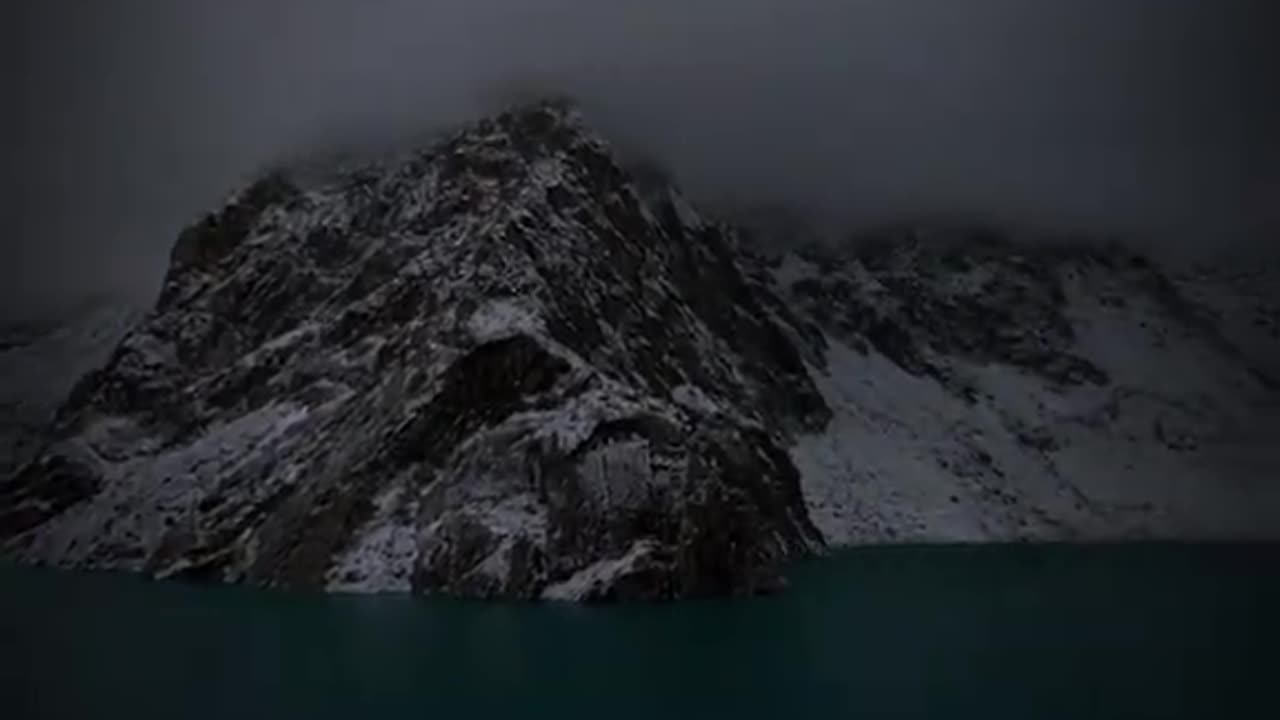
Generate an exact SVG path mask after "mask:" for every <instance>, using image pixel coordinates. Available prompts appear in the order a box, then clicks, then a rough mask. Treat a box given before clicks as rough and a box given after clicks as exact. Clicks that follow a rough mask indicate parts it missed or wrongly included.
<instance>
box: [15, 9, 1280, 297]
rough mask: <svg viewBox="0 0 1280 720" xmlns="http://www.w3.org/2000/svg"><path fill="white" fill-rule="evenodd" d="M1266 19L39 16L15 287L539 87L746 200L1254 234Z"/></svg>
mask: <svg viewBox="0 0 1280 720" xmlns="http://www.w3.org/2000/svg"><path fill="white" fill-rule="evenodd" d="M1270 5H1271V3H1270V2H1268V1H1267V0H1258V1H1256V2H1254V1H1246V0H1242V1H1239V2H1232V1H1230V0H1222V1H1219V2H1209V1H1208V0H1205V1H1204V2H1189V1H1188V2H1184V1H1182V0H1145V1H1141V2H1140V1H1137V0H1130V1H1125V0H1093V1H1089V0H1037V1H1034V2H1032V1H1025V0H969V1H965V2H962V1H960V0H915V1H911V0H896V1H895V0H877V1H872V0H848V1H846V2H835V1H831V2H816V1H805V0H786V1H784V0H777V1H776V2H766V1H765V0H714V1H711V0H705V1H702V2H699V1H698V0H680V1H676V0H648V1H647V2H605V1H603V0H545V1H539V0H437V1H435V2H410V1H409V0H380V1H379V0H350V1H349V2H340V1H339V0H222V1H221V2H197V1H196V0H152V1H141V0H139V1H125V0H116V1H114V2H93V3H89V2H72V1H70V0H66V1H57V2H55V1H51V0H29V1H27V0H24V2H22V3H20V4H17V5H12V4H11V6H10V7H8V8H7V9H6V12H8V13H10V14H12V15H16V16H17V17H16V18H15V19H14V20H13V22H10V23H6V24H7V25H8V26H9V28H10V32H16V34H18V35H20V37H16V38H14V40H13V41H12V42H11V43H8V44H9V45H10V51H11V52H16V56H17V57H16V58H15V59H14V62H13V63H12V64H11V67H12V68H16V69H17V71H18V73H19V74H20V76H21V77H20V79H19V80H17V81H15V82H14V83H13V84H12V85H11V87H14V88H16V92H15V93H12V94H11V96H13V95H16V99H17V103H16V107H15V106H14V105H11V106H10V107H15V109H14V110H12V111H11V115H12V117H10V118H7V122H16V124H17V127H16V128H15V129H12V130H10V129H8V128H6V132H5V136H6V138H8V139H9V140H8V141H9V142H15V144H16V147H15V148H14V151H13V152H11V153H9V154H8V155H9V156H10V157H12V158H16V159H17V161H16V162H11V163H10V164H9V167H8V168H7V170H8V174H9V175H11V176H12V179H10V178H6V181H7V182H8V183H10V185H12V186H13V187H12V188H6V190H8V191H9V192H6V208H5V213H4V219H5V226H6V231H7V233H8V235H9V238H8V242H6V245H5V248H4V251H3V252H4V256H3V258H2V260H3V263H4V264H3V267H4V277H3V278H0V280H2V281H3V282H4V283H5V287H6V295H5V298H6V301H8V302H9V303H10V304H11V305H12V304H13V303H16V302H19V300H16V299H14V298H22V300H21V302H34V301H36V300H41V299H48V298H69V297H76V296H83V295H85V294H87V293H90V292H94V291H101V290H109V291H121V290H125V291H130V292H138V293H148V292H150V291H152V290H153V289H154V287H155V285H156V283H157V282H158V280H159V275H160V273H161V272H162V271H163V268H164V264H165V261H166V258H167V251H168V248H169V246H170V244H171V242H172V239H173V237H174V236H175V234H176V232H177V230H178V229H179V228H180V227H181V226H182V225H184V224H185V223H187V222H189V221H190V220H191V219H193V218H194V217H196V216H197V214H198V213H200V212H202V211H204V210H207V209H210V208H211V207H212V206H213V205H214V204H216V203H217V202H218V201H219V200H220V199H221V197H222V196H223V195H224V194H225V193H226V192H227V191H228V190H229V189H231V188H232V187H233V186H235V185H236V184H237V183H239V182H240V181H241V180H242V179H243V178H244V177H245V176H246V175H247V174H250V173H253V172H255V171H256V170H257V169H258V168H260V167H261V166H262V165H263V164H264V163H268V162H270V161H272V160H273V159H275V158H278V157H281V156H282V155H285V154H288V153H291V152H295V151H297V150H299V149H302V148H308V147H314V146H316V145H321V144H324V143H329V142H338V141H341V140H351V139H366V138H370V139H372V138H380V139H385V138H394V137H398V136H403V135H407V134H411V133H417V132H420V131H422V130H423V129H425V128H430V127H435V126H438V125H440V124H443V123H453V122H456V121H458V120H460V119H462V118H465V117H466V116H468V115H470V114H473V113H474V112H476V111H477V110H478V109H479V108H480V107H483V106H485V105H486V104H489V103H492V102H494V101H495V99H496V98H500V97H503V96H504V95H505V94H506V93H507V92H508V91H510V90H512V89H513V88H528V87H543V86H545V87H553V88H557V89H566V90H568V91H569V92H571V93H573V94H576V95H577V96H578V97H579V98H580V99H581V101H582V102H583V103H584V105H585V106H586V108H587V110H588V112H589V113H590V114H591V115H592V117H594V118H595V120H596V121H597V123H598V124H599V125H600V126H601V127H602V128H603V129H604V130H605V132H606V134H608V135H610V136H612V137H615V138H617V139H619V140H620V141H623V142H625V143H626V144H627V145H628V146H631V147H635V148H639V149H641V150H642V151H643V152H645V153H648V154H651V155H654V156H656V157H658V158H660V159H661V161H662V162H664V163H665V164H666V165H668V166H669V167H670V168H671V169H672V170H673V171H674V172H675V174H676V175H677V176H678V177H679V178H680V179H681V180H682V182H684V183H685V184H686V185H687V186H688V187H689V188H690V189H691V190H692V191H693V192H694V193H695V194H697V195H699V196H700V197H702V198H705V199H709V200H712V201H715V202H717V203H720V204H723V205H730V206H742V205H755V204H762V203H768V204H775V205H783V206H789V207H793V208H796V209H798V210H799V211H801V212H802V213H804V214H806V215H809V216H812V217H814V218H815V219H821V220H824V221H830V222H833V223H835V224H837V225H845V224H856V223H860V222H870V221H875V220H880V219H885V218H889V217H892V216H894V215H897V214H900V213H909V212H918V211H968V210H977V211H983V212H994V213H997V214H1002V215H1006V216H1009V217H1013V218H1017V219H1021V220H1028V221H1033V222H1039V223H1044V224H1063V225H1082V224H1083V225H1087V226H1094V227H1107V228H1124V229H1137V230H1142V231H1145V232H1147V233H1149V234H1154V235H1157V236H1160V237H1167V238H1174V239H1175V241H1176V242H1180V243H1183V245H1184V246H1185V245H1187V244H1194V243H1201V244H1219V243H1221V242H1226V241H1235V242H1239V241H1240V238H1241V237H1243V236H1245V235H1246V234H1247V231H1249V230H1251V229H1252V230H1256V228H1257V226H1259V225H1260V224H1261V223H1262V222H1263V221H1264V218H1265V217H1266V216H1267V214H1268V212H1271V211H1270V210H1269V209H1270V208H1274V207H1276V206H1277V205H1280V172H1278V171H1277V166H1278V164H1280V163H1278V162H1277V156H1278V155H1280V153H1278V152H1277V139H1276V128H1277V127H1280V111H1278V110H1277V106H1276V100H1277V98H1276V90H1275V87H1274V86H1275V84H1276V83H1275V80H1274V78H1273V77H1272V73H1273V70H1272V66H1273V65H1275V66H1278V67H1280V64H1278V63H1276V62H1275V61H1276V58H1275V56H1274V55H1275V53H1274V51H1272V50H1271V49H1270V45H1271V44H1272V41H1273V37H1272V36H1273V35H1274V34H1275V25H1274V22H1273V17H1274V15H1275V12H1274V11H1272V12H1271V13H1270V15H1271V16H1272V17H1267V15H1268V13H1267V10H1268V9H1269V7H1270ZM1269 199H1270V202H1268V200H1269ZM1272 221H1273V222H1276V221H1280V218H1276V217H1275V216H1274V214H1273V215H1272Z"/></svg>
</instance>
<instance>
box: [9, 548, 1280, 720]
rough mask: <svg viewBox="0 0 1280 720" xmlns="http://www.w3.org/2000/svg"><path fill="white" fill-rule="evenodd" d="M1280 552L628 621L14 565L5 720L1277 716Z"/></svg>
mask: <svg viewBox="0 0 1280 720" xmlns="http://www.w3.org/2000/svg"><path fill="white" fill-rule="evenodd" d="M1277 560H1280V546H1270V547H1267V546H1177V545H1139V546H1094V547H1069V546H1040V547H1035V546H1018V547H982V548H959V547H931V548H886V549H867V550H859V551H853V552H848V553H844V554H842V555H839V556H837V557H834V558H827V559H824V560H818V561H811V562H809V563H806V564H804V565H801V566H799V567H797V568H796V569H795V570H794V571H793V572H792V573H791V578H792V587H791V588H790V589H789V590H788V591H787V592H785V593H782V594H780V595H776V596H772V597H765V598H754V599H748V600H731V601H697V602H685V603H677V604H671V605H653V606H632V607H614V608H580V607H565V606H551V607H548V606H526V605H490V604H481V603H470V602H460V601H450V600H440V599H423V598H418V599H413V598H406V597H350V596H342V597H337V596H323V595H315V594H294V593H282V592H263V591H256V590H250V589H245V588H232V587H200V586H190V585H180V584H174V583H156V582H148V581H145V580H140V579H137V578H133V577H128V576H119V575H104V574H80V573H69V572H57V571H49V570H33V569H27V568H17V567H13V566H4V567H0V653H2V655H0V703H3V704H0V717H6V718H24V717H112V718H115V717H164V718H236V719H237V720H239V719H240V718H246V719H247V718H255V717H301V716H306V717H311V718H325V717H341V718H372V717H396V718H405V717H422V718H437V717H467V718H476V717H513V716H516V715H517V714H518V715H519V716H522V717H530V716H533V717H542V716H550V715H553V714H554V717H556V718H577V717H590V718H601V719H608V718H626V717H646V718H648V717H655V718H679V717H697V718H718V717H735V718H775V717H787V718H802V717H824V718H825V717H881V716H895V717H945V718H955V717H981V718H984V719H985V720H989V719H992V718H1033V717H1034V718H1052V717H1064V718H1065V717H1070V718H1095V717H1114V718H1140V717H1204V718H1226V717H1280V710H1278V709H1277V708H1280V693H1277V691H1276V690H1275V688H1276V686H1277V682H1278V681H1280V675H1278V674H1277V673H1280V653H1278V652H1277V647H1278V646H1280V622H1278V621H1277V617H1276V612H1277V610H1278V609H1280V563H1277Z"/></svg>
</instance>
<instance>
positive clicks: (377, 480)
mask: <svg viewBox="0 0 1280 720" xmlns="http://www.w3.org/2000/svg"><path fill="white" fill-rule="evenodd" d="M736 243H737V240H736V238H735V236H734V235H733V233H732V232H731V231H730V230H728V229H727V228H726V227H724V226H721V225H718V224H715V223H711V222H707V221H705V220H703V219H702V218H700V217H699V216H698V215H697V213H695V212H694V211H693V210H692V209H691V208H689V207H688V205H687V204H686V203H685V201H684V200H683V199H682V198H681V197H680V195H679V194H678V193H677V192H676V191H675V189H674V188H671V187H668V186H659V187H657V188H654V187H646V188H645V189H644V191H643V192H641V190H640V189H639V188H637V186H636V184H635V183H634V182H633V181H632V179H631V177H630V176H629V175H628V174H627V173H626V172H625V171H623V170H622V169H621V168H620V167H619V165H618V164H617V162H615V160H614V158H613V157H612V155H611V154H610V151H609V148H608V147H607V146H606V145H605V144H604V143H603V142H602V141H600V140H599V139H598V138H596V137H595V136H594V135H592V134H591V133H590V132H589V131H588V130H586V129H585V128H584V126H583V125H582V123H581V120H580V119H579V117H578V115H577V112H576V111H575V110H574V109H573V108H572V107H570V106H568V105H565V104H562V103H555V102H549V103H539V104H535V105H531V106H528V107H524V108H520V109H517V110H513V111H511V112H508V113H506V114H503V115H500V116H498V117H495V118H491V119H487V120H484V121H482V122H480V123H478V124H477V125H475V126H473V127H470V128H468V129H466V130H464V131H462V132H460V133H458V134H456V135H455V136H453V137H452V138H450V139H448V140H446V141H444V142H443V143H441V144H440V145H438V146H437V147H434V148H431V149H429V150H426V151H422V152H416V153H410V154H407V155H405V156H401V157H398V158H395V159H393V160H383V161H380V162H378V163H374V164H370V165H368V166H364V167H360V168H356V169H353V170H342V171H338V172H333V173H330V174H329V175H328V176H327V177H324V178H323V179H319V180H317V179H316V178H314V177H312V178H307V179H303V178H302V177H301V175H300V174H299V175H296V176H295V175H293V174H291V173H290V172H289V171H281V172H278V173H273V174H271V175H269V176H268V177H266V178H264V179H262V180H261V181H259V182H257V183H255V184H254V185H252V186H251V187H249V188H248V189H246V190H245V191H243V192H242V193H240V194H239V195H238V196H237V197H235V198H234V199H232V200H231V201H230V202H229V203H228V204H227V205H226V206H225V207H224V208H222V209H221V210H219V211H218V212H216V213H214V214H211V215H209V216H208V217H206V218H205V219H203V220H201V221H200V222H198V223H197V224H195V225H194V226H192V227H191V228H189V229H188V230H186V231H185V232H184V233H183V234H182V236H181V237H180V238H179V240H178V242H177V244H176V245H175V247H174V250H173V253H172V264H171V267H170V270H169V273H168V276H167V277H166V279H165V282H164V286H163V290H162V293H161V296H160V298H159V300H158V302H157V304H156V306H155V307H154V309H153V310H152V311H151V312H150V314H149V315H148V316H147V317H146V319H145V320H144V321H143V322H141V323H140V324H139V325H138V326H137V327H136V328H135V329H134V330H133V331H132V332H130V333H129V334H128V335H127V336H126V337H125V339H124V340H123V342H121V343H120V345H119V346H118V348H117V349H116V350H115V352H114V354H113V355H112V356H111V358H110V360H109V361H108V362H107V363H106V365H105V366H104V367H103V368H102V369H101V370H98V371H95V372H93V373H91V374H89V375H88V376H86V377H85V378H84V379H83V380H82V381H81V382H80V383H79V384H78V385H77V386H76V388H75V389H74V391H73V392H72V393H71V397H70V398H69V400H68V401H67V402H66V403H65V405H64V406H63V407H62V408H61V410H60V411H59V413H58V415H57V419H56V422H55V423H54V427H53V428H52V429H51V432H50V434H49V436H48V442H47V444H46V445H45V447H44V449H43V451H42V452H41V453H39V456H38V457H37V458H36V459H35V460H34V461H33V462H31V463H29V464H27V465H26V466H25V467H24V468H23V469H22V470H21V471H20V472H18V473H17V474H16V475H15V476H13V477H12V478H11V479H9V480H7V481H6V482H5V483H4V484H3V485H2V486H0V508H3V509H2V510H0V540H3V542H4V543H5V544H6V547H7V549H8V551H9V552H11V553H14V554H16V555H17V556H19V557H21V558H25V559H28V560H32V561H38V562H49V563H57V564H64V565H71V566H81V567H113V568H128V569H133V570H140V571H144V572H147V573H150V574H153V575H157V576H175V575H176V576H188V577H200V578H208V579H216V580H223V581H237V582H249V583H255V584H261V585H270V586H288V587H329V588H336V589H355V590H391V589H398V590H408V589H412V590H415V591H422V592H434V591H444V592H449V593H455V594H460V595H468V596H481V597H493V596H502V597H517V598H536V597H541V596H548V597H565V598H573V599H592V598H633V597H634V598H670V597H683V596H689V595H700V594H711V593H737V592H751V591H757V590H761V589H767V588H770V587H772V586H774V585H776V584H777V583H778V582H779V579H780V576H779V568H780V565H781V563H783V562H784V561H786V560H787V559H789V558H793V557H796V556H799V555H803V554H805V553H807V552H810V551H811V550H813V549H815V548H817V547H819V546H820V545H821V542H822V541H821V539H820V537H819V535H818V534H817V532H816V531H815V529H814V527H813V526H812V525H811V523H810V521H809V519H808V516H807V514H806V511H805V508H804V501H803V498H802V496H801V493H800V488H799V482H798V477H797V473H796V470H795V468H794V466H793V465H792V463H791V460H790V459H789V457H788V455H787V454H786V452H785V451H784V448H785V447H786V446H787V444H788V442H789V438H790V436H791V433H795V432H806V431H808V432H812V431H817V430H819V429H821V428H822V427H823V426H824V424H825V423H826V421H827V419H828V418H829V410H828V408H827V407H826V405H825V404H824V401H823V399H822V397H821V396H820V395H819V394H818V392H817V391H816V389H815V388H814V386H813V384H812V383H811V381H810V377H809V375H808V373H807V371H806V367H805V364H804V360H803V359H802V355H801V352H800V351H799V350H798V349H797V345H796V344H795V343H793V342H792V339H793V338H795V337H797V336H798V333H801V332H803V331H802V329H798V326H797V325H796V324H794V320H793V319H792V318H791V317H790V315H789V314H787V312H786V310H785V309H784V308H783V306H782V304H781V303H780V302H778V300H777V298H775V297H773V296H772V295H771V293H770V291H769V290H768V289H767V288H766V287H764V286H763V285H761V284H760V283H758V282H754V281H752V280H751V278H750V277H749V275H750V273H747V272H745V269H744V267H743V263H744V262H746V261H745V260H744V259H743V258H744V257H745V256H743V255H740V254H739V252H738V250H737V248H736Z"/></svg>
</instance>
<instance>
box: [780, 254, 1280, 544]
mask: <svg viewBox="0 0 1280 720" xmlns="http://www.w3.org/2000/svg"><path fill="white" fill-rule="evenodd" d="M773 265H774V267H773V276H774V279H775V282H776V283H777V286H778V287H779V288H780V289H781V291H782V292H783V293H784V294H785V295H786V296H787V297H789V298H790V299H791V300H792V302H793V303H795V304H796V305H797V306H798V307H799V308H800V309H801V312H804V313H806V314H807V315H808V316H810V317H812V318H813V319H814V322H815V323H817V324H818V325H820V326H822V327H823V329H824V331H825V335H826V344H827V346H828V349H827V352H826V355H825V360H826V366H825V367H813V368H812V372H813V374H814V378H815V381H816V382H817V383H818V386H819V388H820V390H821V391H822V393H823V396H824V398H825V399H826V401H827V404H828V405H829V406H830V407H831V408H832V410H833V413H834V419H833V421H832V423H831V425H830V426H828V427H827V428H826V429H825V430H824V431H823V432H822V433H816V434H809V435H805V436H803V437H801V438H800V439H799V441H798V442H797V444H796V445H795V447H794V448H793V449H792V456H793V459H794V460H795V463H796V465H797V467H799V468H800V470H801V475H802V478H803V480H802V484H803V486H804V489H805V495H806V500H807V503H808V506H809V509H810V513H811V516H812V518H813V520H814V523H815V524H816V525H817V526H818V527H819V529H820V530H821V531H822V533H823V535H824V537H825V538H826V539H827V540H828V541H829V542H830V543H832V544H835V545H841V544H850V543H864V542H892V541H932V542H950V541H1002V540H1013V539H1023V540H1026V539H1060V540H1067V539H1109V538H1188V539H1193V538H1262V537H1269V538H1274V537H1275V536H1276V535H1277V534H1280V524H1278V523H1277V522H1276V520H1275V518H1276V517H1280V515H1278V514H1277V513H1278V512H1280V452H1278V451H1277V446H1278V444H1277V442H1276V436H1275V435H1274V432H1275V431H1274V428H1276V427H1280V424H1277V420H1280V414H1277V408H1278V405H1277V400H1278V399H1280V398H1278V396H1277V394H1276V393H1275V391H1274V389H1273V388H1272V387H1270V386H1269V385H1268V384H1267V383H1266V382H1265V379H1263V378H1260V377H1259V373H1258V372H1257V365H1258V363H1254V362H1252V361H1251V360H1249V359H1248V358H1247V357H1246V355H1245V354H1244V353H1242V352H1240V351H1238V349H1237V347H1236V346H1235V344H1234V343H1233V342H1232V341H1229V340H1226V339H1225V338H1224V337H1222V334H1220V333H1217V332H1214V327H1215V325H1213V324H1212V323H1206V322H1204V321H1203V319H1202V318H1201V313H1202V312H1203V310H1204V309H1206V308H1207V307H1210V306H1211V305H1210V303H1217V304H1218V305H1219V306H1220V307H1226V308H1231V307H1233V305H1232V303H1237V302H1240V301H1241V300H1240V299H1239V298H1235V297H1232V296H1231V295H1230V294H1229V293H1226V292H1224V289H1223V287H1222V286H1221V285H1220V284H1213V283H1210V282H1207V281H1205V279H1204V278H1203V277H1201V278H1186V277H1184V278H1181V284H1179V285H1178V286H1174V285H1173V284H1172V283H1170V282H1169V281H1167V280H1166V279H1165V277H1164V275H1163V274H1162V273H1161V272H1160V270H1158V269H1157V268H1154V267H1152V266H1150V265H1149V264H1148V263H1146V262H1145V261H1144V260H1143V259H1141V258H1138V257H1135V256H1131V255H1128V254H1126V253H1124V252H1122V251H1120V250H1117V249H1114V248H1113V249H1105V250H1090V251H1083V250H1082V251H1078V252H1073V251H1069V250H1066V249H1064V248H1045V247H1037V246H1023V247H1019V246H1018V245H1016V244H1013V243H1004V242H991V240H990V238H989V237H988V236H981V237H979V236H976V235H974V234H972V233H967V232H965V231H960V230H956V231H953V232H940V233H935V234H934V235H933V236H930V237H925V238H921V237H919V236H917V235H914V234H912V233H904V234H903V235H901V236H900V237H897V238H894V239H890V240H889V241H888V242H887V243H884V242H881V243H876V244H871V245H867V244H863V245H860V246H856V247H855V248H853V249H850V250H846V251H844V252H841V251H838V250H810V251H807V252H802V253H796V254H790V255H786V256H784V257H780V258H777V259H775V260H774V262H773ZM1179 288H1182V289H1181V290H1180V289H1179ZM1190 291H1194V292H1195V293H1196V294H1195V295H1192V292H1190ZM1184 293H1185V296H1184ZM1189 297H1194V300H1192V299H1188V298H1189ZM814 298H819V300H820V301H819V302H814ZM1013 308H1017V309H1016V310H1015V309H1013ZM988 310H997V311H996V312H988ZM1230 313H1231V311H1230V310H1228V311H1227V312H1226V313H1225V314H1227V315H1229V314H1230ZM886 328H888V329H886Z"/></svg>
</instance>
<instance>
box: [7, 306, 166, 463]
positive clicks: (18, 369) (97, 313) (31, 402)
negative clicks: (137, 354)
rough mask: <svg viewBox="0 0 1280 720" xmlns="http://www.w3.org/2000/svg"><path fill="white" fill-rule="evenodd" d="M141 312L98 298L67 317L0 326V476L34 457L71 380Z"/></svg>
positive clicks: (101, 357)
mask: <svg viewBox="0 0 1280 720" xmlns="http://www.w3.org/2000/svg"><path fill="white" fill-rule="evenodd" d="M141 316H142V313H141V311H140V310H138V309H137V308H134V307H132V306H130V305H128V304H126V303H121V302H111V301H95V302H94V303H92V304H90V305H88V306H86V307H83V308H77V309H76V311H74V312H72V313H69V315H68V316H67V317H59V318H55V319H46V320H44V321H43V322H41V323H40V324H38V325H27V326H11V327H7V328H0V477H5V476H7V475H8V474H9V473H11V472H13V471H14V470H15V469H16V468H17V466H18V465H21V464H22V463H23V462H24V461H26V460H28V459H30V457H31V455H32V454H34V453H35V452H36V450H37V447H36V446H37V445H38V443H39V440H40V434H41V433H42V432H43V431H44V429H45V428H46V427H47V426H48V424H49V422H50V421H51V420H52V418H53V412H54V411H55V410H56V409H57V407H58V405H59V404H61V403H62V401H63V400H65V399H66V397H67V394H68V393H69V392H71V388H72V386H73V385H74V384H75V383H76V381H77V380H79V379H80V377H81V376H83V375H84V374H85V373H87V372H89V371H90V370H94V369H96V368H97V367H99V366H101V365H102V364H103V363H105V362H106V361H107V357H108V356H109V355H110V353H111V351H112V350H113V349H114V348H115V346H116V344H117V343H118V342H120V339H121V338H122V337H123V336H124V334H125V332H126V331H128V329H129V327H130V326H131V325H132V324H133V323H135V322H137V321H138V320H139V319H140V318H141Z"/></svg>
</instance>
